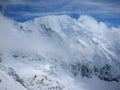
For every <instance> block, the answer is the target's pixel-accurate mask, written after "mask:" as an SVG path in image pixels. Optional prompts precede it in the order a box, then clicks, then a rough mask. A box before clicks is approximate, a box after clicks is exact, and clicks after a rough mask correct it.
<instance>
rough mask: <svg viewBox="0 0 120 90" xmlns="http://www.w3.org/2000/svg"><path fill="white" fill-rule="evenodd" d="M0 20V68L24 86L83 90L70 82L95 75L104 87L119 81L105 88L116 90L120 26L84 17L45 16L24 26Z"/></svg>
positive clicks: (119, 73)
mask: <svg viewBox="0 0 120 90" xmlns="http://www.w3.org/2000/svg"><path fill="white" fill-rule="evenodd" d="M0 20H1V21H0V25H2V26H1V31H0V43H1V45H0V53H1V54H0V64H1V67H0V70H1V72H5V73H6V75H7V76H8V77H10V78H12V79H13V80H15V81H16V82H18V83H19V84H21V86H22V87H23V88H25V89H28V90H81V89H82V90H86V89H85V88H83V87H79V85H75V83H73V80H75V81H76V82H78V83H80V81H79V80H78V79H80V78H91V80H92V79H93V78H94V77H97V78H99V79H101V80H102V83H103V84H104V81H108V82H107V83H109V81H110V82H113V81H116V82H118V83H116V82H115V83H116V87H115V88H114V87H112V85H111V87H112V88H111V87H110V86H107V89H110V90H114V89H116V90H117V89H120V87H119V81H120V70H119V68H120V56H119V55H120V43H119V40H120V32H119V30H120V29H119V28H115V27H114V28H108V27H107V26H106V25H105V24H104V23H102V22H97V21H96V20H95V19H93V18H92V17H89V16H85V15H83V16H81V17H80V18H79V19H78V20H75V19H73V18H70V17H69V16H66V15H62V16H44V17H40V18H36V19H33V20H30V21H27V22H24V23H18V22H15V21H12V20H10V19H7V18H6V17H3V16H2V15H1V16H0ZM3 67H5V68H8V69H5V70H4V69H2V68H3ZM0 75H2V73H1V74H0ZM67 77H68V78H67ZM0 78H2V76H1V77H0ZM1 81H2V80H1ZM67 82H68V83H67ZM69 84H70V85H71V86H70V85H69ZM113 85H114V84H113ZM117 85H118V86H117ZM92 89H95V88H89V89H87V90H92ZM3 90H4V89H3ZM8 90H10V89H9V88H8ZM14 90H15V89H14ZM22 90H23V89H22ZM96 90H99V89H96Z"/></svg>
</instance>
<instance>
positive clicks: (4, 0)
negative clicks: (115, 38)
mask: <svg viewBox="0 0 120 90" xmlns="http://www.w3.org/2000/svg"><path fill="white" fill-rule="evenodd" d="M0 11H1V12H2V13H3V14H4V15H5V16H8V17H10V18H13V19H15V20H17V21H25V20H29V19H32V18H35V17H40V16H44V15H70V16H71V17H73V18H78V17H79V15H90V16H93V17H94V18H96V19H97V20H98V21H104V22H106V23H107V24H108V25H112V26H119V25H120V0H0Z"/></svg>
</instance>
